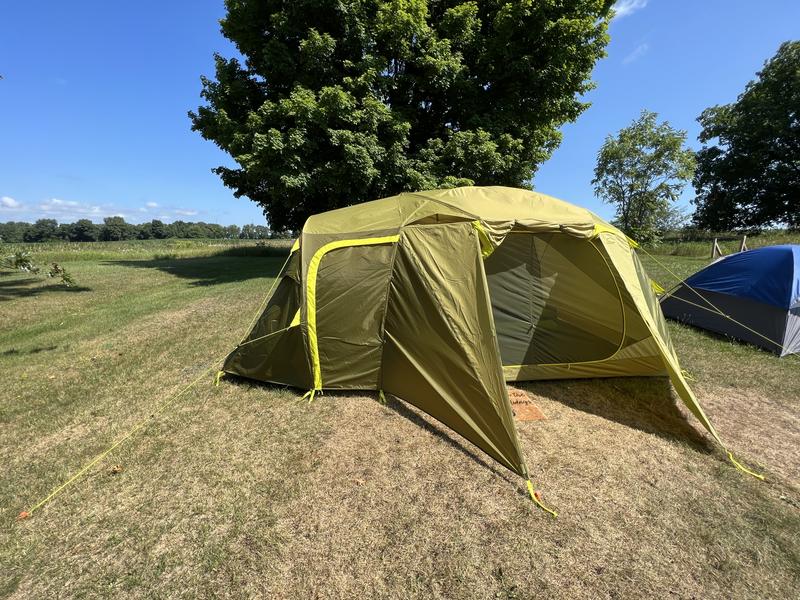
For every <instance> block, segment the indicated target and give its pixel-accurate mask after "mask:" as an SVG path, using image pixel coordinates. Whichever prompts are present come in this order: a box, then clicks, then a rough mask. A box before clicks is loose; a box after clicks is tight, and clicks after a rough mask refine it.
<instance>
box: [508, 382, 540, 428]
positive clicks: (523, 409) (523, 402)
mask: <svg viewBox="0 0 800 600" xmlns="http://www.w3.org/2000/svg"><path fill="white" fill-rule="evenodd" d="M508 399H509V400H511V409H512V410H513V411H514V418H515V419H516V420H517V421H541V420H543V419H545V418H546V417H545V416H544V413H542V411H541V410H540V409H539V407H538V406H536V405H535V404H534V403H533V400H531V397H530V396H529V395H528V393H527V392H526V391H524V390H521V389H519V388H514V387H509V388H508Z"/></svg>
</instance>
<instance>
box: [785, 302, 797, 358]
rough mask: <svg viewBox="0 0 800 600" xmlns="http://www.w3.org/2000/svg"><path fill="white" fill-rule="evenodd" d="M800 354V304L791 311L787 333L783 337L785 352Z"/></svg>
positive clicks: (787, 320) (788, 317)
mask: <svg viewBox="0 0 800 600" xmlns="http://www.w3.org/2000/svg"><path fill="white" fill-rule="evenodd" d="M795 353H797V354H800V306H798V307H797V308H793V309H792V310H790V311H789V315H788V316H787V318H786V335H785V336H784V338H783V354H781V356H786V355H787V354H795Z"/></svg>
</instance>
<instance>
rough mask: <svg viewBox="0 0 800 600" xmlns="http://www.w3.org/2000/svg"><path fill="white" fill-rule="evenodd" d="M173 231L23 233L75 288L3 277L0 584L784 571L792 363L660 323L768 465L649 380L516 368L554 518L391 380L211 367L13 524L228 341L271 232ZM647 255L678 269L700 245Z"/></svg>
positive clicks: (95, 586)
mask: <svg viewBox="0 0 800 600" xmlns="http://www.w3.org/2000/svg"><path fill="white" fill-rule="evenodd" d="M184 243H185V242H183V241H182V242H180V243H178V244H174V245H173V244H166V243H159V242H155V243H153V242H151V243H144V242H141V243H140V242H136V243H131V244H130V245H126V244H113V243H111V244H107V245H102V246H95V245H91V246H89V247H86V248H84V251H83V252H81V251H79V250H75V251H74V252H75V253H74V254H71V253H70V254H68V255H65V254H64V252H65V251H66V250H69V248H66V249H65V248H60V247H57V246H56V247H49V248H38V249H36V251H37V252H39V259H40V260H41V261H43V262H44V261H49V260H57V261H59V262H63V263H64V264H65V266H66V267H67V268H68V269H69V270H70V271H71V272H72V273H73V275H74V277H75V279H76V280H77V282H78V283H79V285H80V287H79V288H77V289H75V290H65V289H63V288H60V287H59V286H57V285H56V284H55V283H54V282H53V281H52V280H43V279H39V278H32V277H26V276H23V275H1V276H0V370H1V372H2V373H3V375H4V385H3V386H2V387H1V388H0V461H2V465H3V467H2V478H0V564H2V565H3V568H2V569H0V596H8V597H12V598H33V597H53V596H66V597H82V598H84V597H85V598H105V597H109V596H112V595H113V596H123V597H185V598H196V597H230V598H248V597H287V598H294V597H339V598H341V597H391V598H407V597H420V598H422V597H424V598H430V597H449V598H486V597H495V598H533V597H571V598H582V597H585V598H596V597H609V596H623V597H641V596H650V597H663V596H665V595H668V594H672V595H675V596H677V597H703V598H730V597H742V598H745V597H791V596H793V595H794V594H795V592H796V590H797V589H798V586H800V542H799V541H798V540H800V491H799V490H798V480H797V475H798V473H799V472H800V457H798V455H797V448H798V445H799V444H800V433H799V432H800V427H798V423H800V416H799V415H798V411H799V409H798V391H797V390H800V366H798V362H796V361H795V362H792V361H791V360H787V359H778V358H776V357H774V356H772V355H770V354H767V353H764V352H761V351H758V350H755V349H753V348H750V347H748V346H745V345H740V344H736V343H732V342H729V341H727V340H725V339H722V338H719V337H716V336H712V335H708V334H704V333H702V332H699V331H696V330H694V329H691V328H687V327H682V326H677V325H674V324H671V325H670V330H671V332H672V335H673V338H674V342H675V345H676V348H677V351H678V353H679V356H680V357H681V358H682V361H683V364H684V366H685V367H686V368H687V369H689V370H690V371H691V372H692V373H693V374H694V376H695V377H696V378H697V382H696V383H695V384H694V387H695V390H696V392H697V393H698V396H699V398H700V401H701V402H702V403H703V405H704V406H705V408H706V410H707V411H708V413H709V415H710V417H711V418H712V420H713V421H714V422H715V423H716V425H717V428H718V429H719V431H720V433H721V435H722V436H723V437H724V439H726V441H728V443H729V444H730V445H731V447H733V448H735V449H736V450H737V452H738V454H739V456H740V458H743V459H744V460H746V461H748V463H749V464H751V465H753V466H754V467H756V468H758V469H762V470H764V471H765V472H766V473H767V476H768V481H767V482H765V483H762V482H759V481H757V480H755V479H753V478H750V477H747V476H745V475H743V474H741V473H739V472H738V471H736V470H735V469H733V468H732V467H731V466H730V464H729V463H727V462H726V461H725V460H724V456H723V455H722V454H721V452H719V451H718V450H717V449H716V448H715V447H714V446H713V445H712V444H711V443H709V441H708V438H707V437H706V436H704V434H703V433H702V430H701V429H700V428H699V426H698V425H697V424H696V422H694V421H693V420H691V419H690V418H688V417H687V415H686V412H685V411H684V410H683V409H682V408H681V407H680V406H679V405H678V404H677V403H676V401H675V398H674V395H672V394H671V393H670V391H669V387H668V386H667V385H666V384H665V383H664V382H663V381H661V380H652V379H608V380H585V381H564V382H539V383H534V384H529V385H526V386H525V387H526V389H527V390H529V391H530V393H531V394H532V395H533V396H534V397H535V400H536V403H537V405H538V406H539V407H540V408H541V409H542V410H543V412H544V413H545V415H546V416H547V419H546V420H545V421H540V422H526V423H520V424H519V431H520V438H521V443H522V445H523V449H524V451H525V454H526V456H528V457H529V464H531V465H533V467H532V468H533V476H534V478H535V482H536V484H537V486H538V487H540V489H542V490H543V491H544V494H545V499H546V501H548V502H549V503H551V504H553V505H554V506H555V507H556V508H558V509H559V511H560V516H559V518H558V519H557V520H553V519H551V518H549V517H548V516H547V515H546V514H544V513H543V512H542V511H540V510H538V509H536V507H535V506H534V505H533V504H532V503H531V502H530V501H529V500H528V499H527V498H526V492H525V490H524V486H523V482H521V481H519V480H518V479H517V478H516V477H514V476H511V475H509V474H508V473H507V472H505V471H504V470H503V469H502V468H500V467H497V466H496V465H494V464H492V463H491V461H489V460H488V459H487V458H486V457H485V455H483V454H482V453H480V452H479V451H478V450H476V449H475V448H474V447H472V446H471V445H470V444H469V443H467V442H465V441H464V440H462V439H461V438H458V436H456V435H455V434H452V433H451V432H449V431H448V430H447V429H446V428H444V427H442V426H440V425H438V424H437V423H435V422H434V421H433V420H431V419H430V418H428V417H426V416H425V415H422V414H421V413H419V412H418V411H416V410H414V409H412V408H409V407H408V406H407V405H405V404H402V403H400V402H398V401H396V400H391V401H390V403H389V405H388V406H382V405H381V404H379V403H378V402H377V401H376V399H375V398H374V397H373V396H372V395H364V394H361V393H349V394H334V393H326V394H325V395H323V396H318V399H317V400H315V401H314V403H312V404H308V403H307V402H303V401H301V400H300V396H301V395H302V390H292V389H284V388H281V387H277V386H266V385H257V384H252V383H249V382H246V381H242V380H223V382H222V384H221V385H220V386H219V387H213V386H212V385H211V376H210V375H209V376H207V377H205V378H203V380H202V381H201V382H200V383H199V384H198V385H197V386H196V387H195V388H193V389H192V390H191V391H190V392H189V393H188V394H187V395H186V396H185V397H183V398H182V399H181V400H179V401H178V402H176V403H175V404H174V405H172V406H170V407H169V408H168V409H167V410H165V411H164V412H163V413H162V414H161V415H159V416H158V417H157V418H155V419H153V420H152V421H151V422H149V424H148V425H147V426H146V427H145V428H144V429H143V430H142V431H140V432H139V433H138V434H136V435H135V436H134V437H133V438H132V439H131V440H129V441H128V442H127V443H125V444H124V445H122V446H121V447H119V448H118V449H117V450H116V451H115V452H114V453H113V454H111V455H110V456H109V457H108V458H107V459H106V460H105V461H104V462H102V463H101V464H99V465H97V466H96V467H94V468H93V469H91V470H90V471H89V473H88V474H87V476H86V477H84V478H83V479H81V480H79V481H78V482H77V483H75V485H74V486H72V487H70V488H68V489H67V490H65V491H64V492H63V493H62V494H61V495H59V496H58V497H57V498H56V499H54V501H53V502H52V503H50V504H48V505H47V506H45V507H44V508H42V509H41V510H40V511H38V512H37V513H35V514H34V516H33V517H32V518H31V519H28V520H25V521H16V520H15V519H16V515H17V514H18V513H19V511H21V510H23V509H26V508H27V507H29V506H30V505H31V504H32V503H33V502H35V501H37V500H38V499H40V498H42V497H44V496H45V495H46V494H47V493H48V492H49V491H50V490H51V489H52V488H53V487H54V486H55V485H57V484H58V483H60V482H61V481H63V480H64V479H65V478H66V477H67V476H68V475H69V474H71V473H73V472H75V471H76V470H77V469H79V468H80V467H81V466H82V465H83V464H85V463H86V462H87V461H88V460H90V459H91V458H92V457H93V456H95V455H96V454H97V453H98V452H101V451H102V450H104V449H105V448H107V447H108V446H109V445H110V444H111V443H112V442H113V441H114V440H116V439H119V437H120V436H121V435H122V434H123V433H125V432H126V431H128V430H129V429H130V428H131V427H132V426H134V425H135V424H136V423H138V422H139V421H140V420H141V419H142V418H145V417H147V415H149V414H151V413H152V412H153V411H154V410H156V409H157V407H158V406H159V403H160V402H161V401H163V400H165V399H168V398H170V396H171V395H172V394H174V393H175V392H177V391H179V390H180V389H182V387H183V386H185V385H186V384H187V383H188V382H190V381H191V380H193V379H194V378H196V377H197V376H199V375H201V374H202V373H203V372H204V371H205V370H206V369H207V368H208V367H209V366H211V363H212V361H213V360H214V359H215V358H216V357H219V356H222V355H223V354H225V353H226V352H227V351H228V350H229V349H230V348H231V347H232V346H234V345H235V344H236V343H237V342H238V341H239V338H240V337H241V335H243V333H244V329H245V327H246V325H247V324H248V322H249V321H250V318H251V317H252V316H253V313H254V311H256V309H257V308H258V306H259V305H260V303H261V300H262V298H263V295H264V294H265V293H266V291H267V290H268V288H269V286H270V284H271V282H272V277H274V275H275V274H276V272H277V270H278V269H279V267H280V265H281V264H282V263H283V260H284V257H283V256H281V255H280V254H285V251H286V250H285V245H284V247H283V248H281V249H277V250H273V249H268V250H264V249H254V250H251V248H252V246H249V245H244V246H238V245H234V246H233V247H231V246H228V245H225V246H223V247H218V246H216V245H211V243H209V242H205V243H203V242H190V243H189V244H188V245H184ZM165 246H166V247H165ZM251 251H252V252H253V253H254V254H247V252H251ZM69 252H73V251H72V250H69ZM231 252H235V253H238V252H243V254H241V255H237V254H231ZM256 252H259V253H261V255H256V254H255V253H256ZM164 255H170V256H171V257H170V258H163V256H164ZM657 258H658V259H659V260H661V261H662V262H665V264H667V265H668V266H669V268H670V269H672V270H675V271H676V272H677V273H678V274H679V275H680V276H682V277H683V276H685V275H687V274H689V273H690V272H692V271H694V270H695V269H697V268H699V267H701V266H703V265H704V264H705V263H706V262H707V261H705V260H703V259H698V258H684V257H680V256H667V257H664V256H658V257H657ZM648 261H651V262H648ZM643 262H645V264H646V265H647V266H648V268H649V269H651V270H652V275H653V277H654V278H656V279H658V280H660V281H661V282H662V283H666V282H665V281H664V279H666V275H665V273H666V271H663V272H658V270H657V265H656V264H655V263H654V262H653V261H652V259H648V258H647V257H646V256H645V257H643ZM116 466H118V467H119V469H115V468H114V467H116ZM117 471H118V472H117Z"/></svg>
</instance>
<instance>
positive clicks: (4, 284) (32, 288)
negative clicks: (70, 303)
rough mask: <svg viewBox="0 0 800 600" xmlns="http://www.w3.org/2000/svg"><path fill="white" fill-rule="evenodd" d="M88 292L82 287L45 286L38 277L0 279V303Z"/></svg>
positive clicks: (55, 284) (51, 284)
mask: <svg viewBox="0 0 800 600" xmlns="http://www.w3.org/2000/svg"><path fill="white" fill-rule="evenodd" d="M89 291H91V288H88V287H83V286H73V287H66V286H64V285H62V284H60V283H49V284H45V280H43V279H41V278H38V277H27V278H25V279H19V278H14V279H6V278H5V277H3V278H0V302H7V301H8V300H14V299H16V298H33V297H35V296H40V295H42V294H77V293H81V292H89Z"/></svg>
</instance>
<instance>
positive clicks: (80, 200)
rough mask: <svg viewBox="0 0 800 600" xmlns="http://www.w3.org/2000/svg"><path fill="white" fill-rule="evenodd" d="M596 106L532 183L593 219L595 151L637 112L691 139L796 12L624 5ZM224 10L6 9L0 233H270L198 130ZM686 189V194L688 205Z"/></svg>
mask: <svg viewBox="0 0 800 600" xmlns="http://www.w3.org/2000/svg"><path fill="white" fill-rule="evenodd" d="M618 6H619V7H620V8H621V9H622V10H621V11H620V12H621V13H622V14H621V15H620V16H618V17H617V18H616V19H615V20H614V22H613V23H612V25H611V44H610V45H609V47H608V57H607V58H605V59H603V60H602V61H601V62H599V63H598V65H597V67H596V69H595V72H594V80H595V81H596V83H597V89H596V90H594V91H593V92H591V93H590V94H588V95H587V97H586V98H587V99H588V100H590V101H591V102H592V107H591V108H590V109H589V110H588V111H586V112H585V113H584V114H583V115H582V116H581V117H580V118H579V120H578V121H577V122H576V123H574V124H569V125H566V126H565V127H564V129H563V132H564V140H563V143H562V145H561V147H560V148H559V149H558V150H557V151H556V153H555V154H554V155H553V158H552V159H551V160H550V161H549V162H547V163H546V164H545V165H543V166H542V167H541V169H540V171H539V173H538V175H537V176H536V179H535V181H534V184H535V187H536V189H537V190H539V191H542V192H545V193H548V194H551V195H554V196H558V197H561V198H564V199H566V200H569V201H571V202H574V203H576V204H580V205H583V206H586V207H587V208H590V209H592V210H595V211H596V212H598V213H599V214H601V215H602V216H605V217H610V216H611V215H612V211H611V207H609V206H608V205H604V204H602V203H601V202H600V201H598V200H597V199H596V198H595V197H594V194H593V191H592V187H591V183H590V182H591V179H592V171H593V168H594V162H595V157H596V154H597V150H598V149H599V147H600V145H601V144H602V142H603V139H604V138H605V136H606V135H608V134H609V133H613V132H615V131H617V130H619V129H620V128H621V127H624V126H626V125H627V124H628V123H630V121H631V120H633V119H634V118H635V117H636V116H637V115H638V114H639V112H640V111H641V110H642V109H643V108H647V109H649V110H654V111H656V112H658V113H659V114H660V116H661V117H662V118H664V119H667V120H669V121H670V123H671V124H672V125H673V126H676V127H679V128H682V129H686V130H688V132H689V144H690V146H692V147H694V148H697V147H698V146H699V144H698V142H697V140H696V137H697V133H698V131H699V129H698V126H697V123H696V121H695V119H696V118H697V116H698V115H699V114H700V112H701V111H702V110H703V109H704V108H706V107H708V106H711V105H713V104H720V103H727V102H730V101H732V100H734V99H735V98H736V96H737V95H738V94H739V93H740V92H741V91H742V89H743V87H744V85H745V84H746V83H747V82H748V81H749V80H750V79H752V78H753V77H754V74H755V72H756V71H757V70H758V69H759V68H760V67H761V65H762V64H763V62H764V60H766V59H767V58H769V57H770V56H772V55H773V54H774V53H775V51H776V50H777V48H778V46H779V45H780V43H781V42H783V41H785V40H789V39H796V38H797V37H798V34H800V26H799V24H800V2H797V0H791V1H790V0H785V1H779V0H765V1H763V2H751V1H747V0H728V1H725V0H702V1H698V0H694V1H690V0H621V1H620V2H618ZM222 15H223V6H222V1H221V0H214V1H209V0H195V1H192V2H189V1H177V0H173V1H170V2H155V1H152V0H139V1H137V2H124V3H123V2H108V1H103V2H100V1H90V0H79V1H77V2H56V1H50V2H43V1H37V0H27V1H26V2H4V3H3V5H2V8H0V74H1V75H3V79H2V80H0V221H9V220H34V219H37V218H43V217H47V218H55V219H57V220H59V221H73V220H76V219H78V218H91V219H92V220H95V221H100V220H102V218H103V217H105V216H110V215H115V214H121V215H123V216H125V217H126V219H128V220H129V221H132V222H141V221H145V220H150V219H153V218H160V219H162V220H165V221H172V220H176V219H183V220H204V221H209V222H217V223H223V224H230V223H237V224H243V223H249V222H254V223H262V222H263V216H262V214H261V211H260V209H259V208H258V207H257V206H256V205H255V204H253V203H252V202H250V201H248V200H245V199H236V198H234V197H233V194H231V192H230V190H228V189H226V188H225V187H224V186H223V185H222V184H221V183H220V182H219V179H218V178H217V176H216V175H214V174H212V173H211V168H213V167H214V166H217V165H219V164H231V160H230V158H229V157H228V156H227V155H225V154H224V153H222V152H221V151H219V150H218V149H217V148H216V147H215V146H214V145H213V144H212V143H210V142H207V141H205V140H203V139H202V138H201V137H200V136H199V135H198V134H196V133H194V132H192V131H191V130H190V128H189V120H188V118H187V117H186V112H187V111H188V110H190V109H193V108H196V107H197V106H198V104H199V101H200V98H199V93H200V80H199V77H200V75H201V74H207V75H210V74H212V73H213V68H212V54H213V52H215V51H217V52H220V53H222V54H224V55H231V54H232V53H233V49H232V46H231V45H230V43H229V42H228V41H227V40H225V39H224V38H223V37H222V36H221V35H220V33H219V26H218V20H219V19H220V18H221V17H222ZM690 197H691V191H690V190H689V191H687V193H685V194H684V202H688V199H689V198H690Z"/></svg>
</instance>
